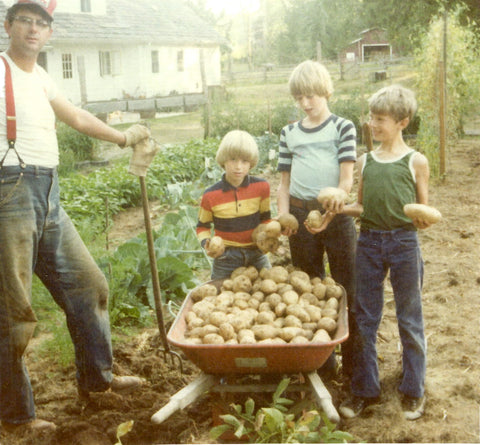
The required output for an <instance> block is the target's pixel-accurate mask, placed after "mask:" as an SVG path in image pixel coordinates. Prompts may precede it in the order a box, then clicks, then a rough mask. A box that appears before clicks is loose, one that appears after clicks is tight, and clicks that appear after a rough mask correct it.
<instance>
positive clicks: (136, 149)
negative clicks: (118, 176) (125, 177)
mask: <svg viewBox="0 0 480 445" xmlns="http://www.w3.org/2000/svg"><path fill="white" fill-rule="evenodd" d="M159 149H160V146H159V145H158V144H157V143H156V142H155V140H154V139H152V138H144V139H143V140H141V141H140V142H137V143H136V144H134V145H133V153H132V157H131V158H130V168H129V169H128V172H129V173H131V174H132V175H135V176H147V170H148V167H149V166H150V163H151V162H152V159H153V158H154V156H155V154H156V153H157V151H158V150H159Z"/></svg>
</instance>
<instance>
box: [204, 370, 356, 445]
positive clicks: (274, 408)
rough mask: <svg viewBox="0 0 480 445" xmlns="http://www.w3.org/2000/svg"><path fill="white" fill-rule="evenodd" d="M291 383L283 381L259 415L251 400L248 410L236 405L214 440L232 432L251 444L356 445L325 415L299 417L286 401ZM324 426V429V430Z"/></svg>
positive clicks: (215, 431) (215, 429)
mask: <svg viewBox="0 0 480 445" xmlns="http://www.w3.org/2000/svg"><path fill="white" fill-rule="evenodd" d="M289 383H290V379H289V378H285V379H283V380H282V381H281V382H280V383H279V385H278V387H277V389H276V390H275V392H274V394H273V396H272V403H271V405H270V406H268V407H262V408H259V409H258V410H257V411H255V402H254V400H253V399H252V398H248V399H247V401H246V402H245V406H244V408H243V407H242V405H240V404H232V408H233V414H224V415H221V416H220V418H221V419H222V420H223V421H224V424H222V425H218V426H216V427H213V428H212V429H211V430H210V437H211V438H212V439H218V438H219V437H220V436H221V435H222V434H224V433H225V432H227V431H232V432H233V434H234V435H235V437H236V438H237V439H242V440H243V439H247V440H248V441H249V442H250V443H341V442H348V441H352V440H353V437H352V436H351V435H350V434H349V433H346V432H343V431H336V430H335V424H333V423H332V422H330V421H329V420H328V418H327V416H326V415H325V414H324V413H319V412H318V411H316V410H309V411H303V412H301V414H300V415H299V416H296V415H295V413H294V412H292V411H293V410H292V409H290V411H289V408H288V407H290V406H291V405H292V404H293V401H292V400H290V399H287V398H285V397H282V394H283V393H284V392H285V390H286V389H287V387H288V385H289ZM322 422H323V426H320V425H321V424H322Z"/></svg>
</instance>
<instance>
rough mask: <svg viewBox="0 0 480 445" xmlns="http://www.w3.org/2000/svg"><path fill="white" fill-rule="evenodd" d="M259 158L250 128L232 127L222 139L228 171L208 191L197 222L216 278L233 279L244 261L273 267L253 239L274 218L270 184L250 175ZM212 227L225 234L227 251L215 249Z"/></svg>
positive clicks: (221, 161)
mask: <svg viewBox="0 0 480 445" xmlns="http://www.w3.org/2000/svg"><path fill="white" fill-rule="evenodd" d="M258 157H259V154H258V146H257V143H256V142H255V139H254V138H253V137H252V136H251V135H250V134H249V133H247V132H246V131H242V130H233V131H230V132H229V133H227V134H226V135H225V136H224V138H223V139H222V141H221V142H220V146H219V148H218V151H217V154H216V161H217V163H218V165H220V167H222V168H223V169H224V170H225V173H224V174H223V176H222V179H221V180H220V181H219V182H217V183H216V184H214V185H212V186H211V187H209V188H207V189H206V190H205V192H204V194H203V196H202V200H201V203H200V210H199V214H198V223H197V237H198V240H199V241H200V243H201V245H202V247H203V248H205V249H206V252H207V255H209V256H211V257H212V258H214V261H213V266H212V275H211V278H212V280H216V279H222V278H227V277H229V276H230V274H231V273H232V272H233V271H234V270H235V269H236V268H238V267H241V266H250V265H253V266H255V267H256V268H257V269H258V270H261V269H262V268H270V262H269V260H268V257H267V256H266V255H265V254H264V253H263V252H261V251H260V250H259V249H258V247H257V246H256V244H255V243H254V242H253V240H252V232H253V230H254V229H255V228H256V227H257V226H258V225H259V224H261V223H267V222H269V221H271V214H270V185H269V183H268V182H267V181H266V180H264V179H261V178H257V177H255V176H251V175H249V172H250V170H251V169H252V168H254V167H255V166H256V165H257V163H258ZM212 226H213V229H214V234H215V235H216V236H219V237H221V238H222V239H223V242H224V245H225V250H224V251H223V252H222V251H218V252H214V251H213V250H211V249H210V248H209V247H210V239H211V235H212Z"/></svg>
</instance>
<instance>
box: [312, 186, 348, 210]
mask: <svg viewBox="0 0 480 445" xmlns="http://www.w3.org/2000/svg"><path fill="white" fill-rule="evenodd" d="M347 198H348V194H347V192H346V191H345V190H343V189H341V188H338V187H325V188H323V189H322V190H320V192H319V193H318V195H317V201H318V202H319V203H320V204H322V206H323V204H324V203H325V201H330V200H335V201H342V202H345V201H346V200H347Z"/></svg>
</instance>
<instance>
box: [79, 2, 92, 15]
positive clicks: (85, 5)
mask: <svg viewBox="0 0 480 445" xmlns="http://www.w3.org/2000/svg"><path fill="white" fill-rule="evenodd" d="M80 11H82V12H92V7H91V5H90V0H81V1H80Z"/></svg>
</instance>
